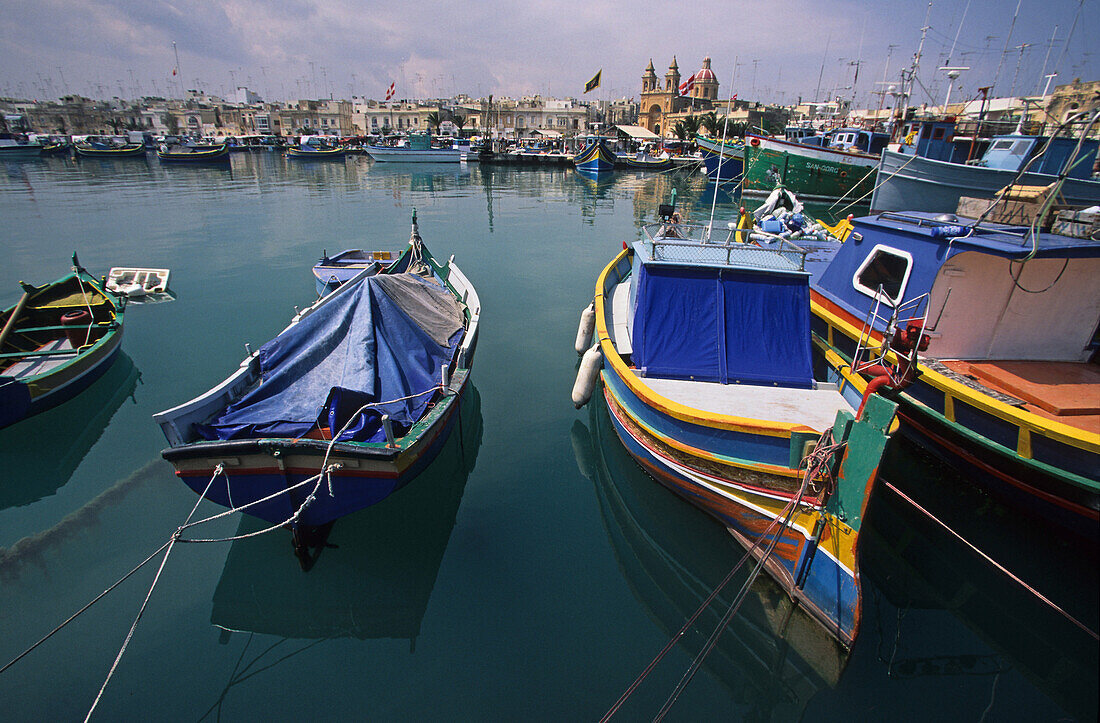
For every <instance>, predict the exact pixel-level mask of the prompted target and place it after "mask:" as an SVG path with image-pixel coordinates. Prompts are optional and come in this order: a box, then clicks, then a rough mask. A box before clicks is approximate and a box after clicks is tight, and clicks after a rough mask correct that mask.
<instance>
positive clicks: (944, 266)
mask: <svg viewBox="0 0 1100 723" xmlns="http://www.w3.org/2000/svg"><path fill="white" fill-rule="evenodd" d="M852 224H853V231H852V233H851V234H850V235H849V237H848V240H847V241H846V242H845V243H844V244H842V245H840V246H839V248H838V249H837V251H836V255H835V256H834V257H833V258H832V260H831V261H829V263H828V265H827V266H826V267H825V268H824V271H823V272H822V273H821V274H820V275H819V276H817V277H816V278H815V279H814V283H813V288H812V304H813V312H814V343H815V345H816V346H817V347H818V348H820V349H821V350H822V351H823V352H824V353H825V354H826V356H827V357H829V358H830V359H833V360H834V362H835V363H837V364H851V365H852V366H854V367H856V368H857V369H858V368H860V367H861V365H862V364H863V363H864V360H865V359H866V358H867V355H866V354H864V353H863V352H864V351H869V352H870V353H871V354H872V355H873V356H877V357H881V358H884V359H891V358H893V356H894V352H893V351H892V349H893V345H894V344H895V342H896V340H897V339H898V338H900V337H904V336H911V335H912V334H913V333H915V332H916V333H920V334H922V335H923V338H924V340H925V341H924V342H923V346H925V349H924V350H922V351H921V356H920V357H919V359H918V360H917V362H918V365H917V367H916V369H915V371H916V374H915V375H914V380H913V382H912V384H911V385H910V386H908V387H906V388H905V389H904V390H898V391H891V392H888V394H889V395H890V396H891V398H892V399H894V400H896V401H897V402H898V403H899V405H900V406H899V412H898V417H899V419H900V421H901V427H900V433H901V434H903V435H904V436H906V437H908V438H910V439H912V440H914V441H915V442H916V443H918V444H920V445H921V446H924V447H925V448H927V449H928V450H929V451H930V452H932V453H933V454H935V455H937V456H938V457H939V458H940V459H941V460H943V461H946V462H947V463H948V464H950V465H952V466H953V467H955V468H956V469H957V470H959V471H960V472H962V473H963V476H964V477H965V478H967V479H970V480H972V481H973V482H975V483H976V484H978V485H981V486H982V487H984V488H985V489H987V490H989V491H992V492H994V493H995V494H997V495H999V496H1001V497H1002V498H1003V499H1005V500H1007V501H1008V502H1009V503H1011V504H1014V506H1016V507H1017V508H1019V509H1023V510H1026V511H1027V513H1028V514H1031V515H1038V516H1040V517H1043V518H1047V519H1049V520H1051V521H1054V522H1056V523H1058V524H1059V527H1060V529H1062V530H1063V531H1064V532H1065V533H1067V534H1071V535H1074V536H1078V537H1083V538H1084V539H1087V540H1091V544H1092V545H1094V546H1095V545H1096V542H1097V536H1098V530H1100V366H1098V365H1097V364H1096V358H1097V356H1096V355H1097V349H1098V341H1097V338H1096V329H1097V328H1098V326H1100V295H1098V294H1097V288H1096V279H1097V278H1098V277H1100V241H1095V240H1088V239H1078V238H1069V237H1066V236H1058V235H1054V234H1047V233H1034V234H1033V233H1031V231H1030V229H1029V228H1027V227H1022V226H1006V225H1001V224H982V225H981V226H979V225H977V224H976V223H975V222H973V221H967V220H965V219H960V218H957V217H955V216H953V215H945V216H934V215H933V214H930V213H919V212H914V213H883V214H880V215H876V216H868V217H865V218H859V219H855V220H853V221H852ZM907 318H908V319H915V321H906V319H907ZM921 319H925V321H922V320H921ZM874 373H877V372H876V370H874V369H873V365H872V367H871V374H874ZM865 376H868V375H865ZM859 386H861V385H857V387H859Z"/></svg>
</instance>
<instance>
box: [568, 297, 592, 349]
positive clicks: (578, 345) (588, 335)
mask: <svg viewBox="0 0 1100 723" xmlns="http://www.w3.org/2000/svg"><path fill="white" fill-rule="evenodd" d="M595 328H596V302H595V301H593V302H592V303H591V304H589V305H588V306H586V307H585V309H584V311H582V312H581V323H580V325H579V326H578V327H577V341H576V342H575V343H574V344H573V348H574V349H576V350H577V353H578V354H583V353H584V350H585V349H587V348H588V347H589V345H590V344H591V343H592V332H593V330H594V329H595Z"/></svg>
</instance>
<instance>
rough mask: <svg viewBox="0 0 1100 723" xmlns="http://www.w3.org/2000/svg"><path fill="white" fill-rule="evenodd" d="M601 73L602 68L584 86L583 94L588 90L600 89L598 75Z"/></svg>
mask: <svg viewBox="0 0 1100 723" xmlns="http://www.w3.org/2000/svg"><path fill="white" fill-rule="evenodd" d="M602 72H603V68H600V69H599V70H597V71H596V74H595V75H593V76H592V80H590V81H588V82H587V83H585V84H584V92H585V93H587V92H588V91H590V90H593V89H595V88H599V87H600V73H602Z"/></svg>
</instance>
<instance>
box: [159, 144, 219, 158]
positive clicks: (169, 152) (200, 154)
mask: <svg viewBox="0 0 1100 723" xmlns="http://www.w3.org/2000/svg"><path fill="white" fill-rule="evenodd" d="M157 158H159V159H160V160H161V161H163V162H165V163H229V145H228V144H226V143H221V144H218V145H216V146H213V147H207V146H205V145H204V146H191V145H176V146H162V147H161V148H158V149H157Z"/></svg>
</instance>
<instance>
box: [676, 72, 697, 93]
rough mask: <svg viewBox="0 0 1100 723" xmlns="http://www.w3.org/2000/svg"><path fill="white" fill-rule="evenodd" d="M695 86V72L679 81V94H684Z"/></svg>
mask: <svg viewBox="0 0 1100 723" xmlns="http://www.w3.org/2000/svg"><path fill="white" fill-rule="evenodd" d="M694 87H695V73H692V74H691V77H690V78H688V79H687V80H685V81H684V82H683V83H680V95H686V94H687V93H690V92H691V89H692V88H694Z"/></svg>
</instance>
